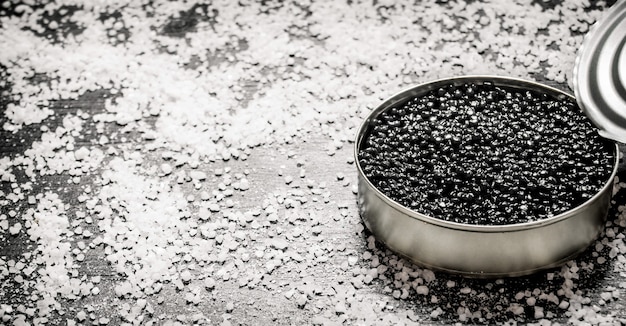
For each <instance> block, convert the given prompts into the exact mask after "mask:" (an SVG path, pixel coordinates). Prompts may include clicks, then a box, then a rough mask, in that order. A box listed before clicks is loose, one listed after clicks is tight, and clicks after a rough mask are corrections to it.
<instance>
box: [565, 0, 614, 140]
mask: <svg viewBox="0 0 626 326" xmlns="http://www.w3.org/2000/svg"><path fill="white" fill-rule="evenodd" d="M573 84H574V94H575V95H576V100H577V101H578V105H579V106H580V107H581V108H582V110H583V111H584V112H585V114H586V115H587V116H588V117H589V119H590V120H591V121H592V122H593V123H594V124H595V125H596V126H597V127H598V128H599V129H600V134H601V135H602V136H603V137H606V138H610V139H613V140H616V141H619V142H621V143H626V1H618V2H617V3H615V4H614V5H613V7H611V8H610V9H609V10H608V11H607V13H606V14H605V16H604V17H603V18H602V19H601V20H599V21H598V22H596V23H595V24H594V25H593V26H592V27H591V29H590V31H589V32H588V33H587V35H585V39H584V41H583V44H582V46H581V48H580V49H579V51H578V55H577V56H576V61H575V63H574V73H573Z"/></svg>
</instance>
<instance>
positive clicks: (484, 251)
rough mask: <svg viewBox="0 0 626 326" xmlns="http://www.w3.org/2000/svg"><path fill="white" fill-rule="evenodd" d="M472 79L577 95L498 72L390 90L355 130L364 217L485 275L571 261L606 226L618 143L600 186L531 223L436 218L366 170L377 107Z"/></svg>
mask: <svg viewBox="0 0 626 326" xmlns="http://www.w3.org/2000/svg"><path fill="white" fill-rule="evenodd" d="M471 83H474V84H476V85H481V84H484V83H489V84H492V85H494V86H503V87H507V88H515V89H520V90H524V91H526V90H530V91H535V92H538V93H545V94H547V95H550V96H552V97H554V98H567V99H571V100H573V99H574V98H573V97H572V96H571V95H569V94H567V93H565V92H562V91H560V90H558V89H555V88H552V87H549V86H546V85H542V84H539V83H535V82H530V81H525V80H521V79H516V78H508V77H497V76H464V77H454V78H449V79H442V80H437V81H433V82H429V83H425V84H421V85H418V86H414V87H411V88H409V89H406V90H404V91H402V92H400V93H398V94H396V95H394V96H392V97H390V98H389V99H387V100H386V101H384V102H383V103H382V104H381V105H380V106H379V107H377V108H376V109H374V110H373V111H372V112H371V113H370V115H369V116H368V117H367V118H366V119H365V121H364V122H363V124H362V125H361V127H360V128H359V130H358V133H357V137H356V142H355V152H354V155H355V161H356V166H357V169H358V177H359V185H358V206H359V211H360V215H361V218H362V219H363V221H364V223H365V225H366V226H367V228H368V229H369V230H370V231H371V232H372V233H373V234H374V236H375V237H376V238H377V239H378V240H379V241H381V242H383V243H384V244H385V245H386V246H387V247H389V248H390V249H392V250H394V251H396V252H397V253H399V254H401V255H403V256H406V257H407V258H409V259H410V260H412V261H414V262H415V263H417V264H419V265H422V266H425V267H428V268H431V269H435V270H442V271H447V272H452V273H457V274H461V275H465V276H470V277H482V278H485V277H503V276H520V275H526V274H531V273H534V272H536V271H539V270H542V269H547V268H551V267H555V266H558V265H560V264H562V263H564V262H566V261H567V260H569V259H571V258H572V257H574V256H576V255H577V254H578V253H580V252H581V251H583V250H584V249H585V248H587V247H588V246H589V245H590V244H591V243H592V242H593V241H594V240H595V239H596V237H597V236H598V234H599V233H600V232H601V230H602V229H603V227H604V224H605V221H606V216H607V212H608V209H609V205H610V199H611V196H612V190H613V179H614V177H615V174H616V173H617V167H618V163H619V160H618V156H619V155H618V151H619V149H618V146H617V144H615V146H614V149H613V155H614V157H615V161H614V162H613V169H612V173H611V175H610V177H609V178H608V179H607V180H605V182H604V183H603V186H602V188H601V190H600V191H598V192H597V193H596V194H594V195H593V196H592V197H591V198H590V199H588V200H587V201H586V202H584V203H583V204H581V205H578V206H576V207H573V208H571V209H569V210H568V211H566V212H563V213H560V214H558V215H555V216H553V217H549V218H545V219H541V220H537V221H534V222H528V223H518V224H505V225H469V224H462V223H456V222H449V221H445V220H442V219H438V218H434V217H431V216H427V215H425V214H422V213H420V212H417V211H413V210H411V209H409V208H407V207H405V206H403V205H401V204H399V203H398V202H396V201H394V200H392V199H391V198H389V197H388V196H387V195H385V194H384V193H383V192H381V191H380V190H379V189H377V188H376V186H374V184H372V182H370V181H369V180H368V178H367V177H366V175H365V173H364V171H363V169H362V166H361V163H360V162H359V155H358V154H359V150H360V149H361V147H362V145H363V143H364V139H365V135H366V134H367V132H368V130H369V128H370V126H371V123H372V121H373V120H374V119H376V118H377V117H378V115H379V114H381V113H382V112H384V111H385V110H387V109H389V108H391V107H393V106H394V105H397V104H399V103H403V102H406V101H407V100H409V99H411V98H417V97H420V96H423V95H425V94H427V93H428V92H430V91H431V90H433V89H437V88H440V87H442V86H444V85H463V84H471Z"/></svg>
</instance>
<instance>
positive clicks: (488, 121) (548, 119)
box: [358, 83, 614, 225]
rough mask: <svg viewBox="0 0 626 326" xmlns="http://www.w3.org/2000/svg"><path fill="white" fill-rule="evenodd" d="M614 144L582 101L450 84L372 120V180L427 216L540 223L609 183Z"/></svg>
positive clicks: (364, 150) (367, 151)
mask: <svg viewBox="0 0 626 326" xmlns="http://www.w3.org/2000/svg"><path fill="white" fill-rule="evenodd" d="M613 146H614V145H612V144H611V142H609V141H607V140H605V139H603V138H601V137H600V136H599V135H598V134H597V131H596V130H595V129H594V128H593V127H592V125H591V123H590V122H589V121H588V119H587V118H586V117H585V116H584V115H583V114H582V112H580V110H579V108H578V107H577V105H576V104H575V102H574V101H571V100H569V99H568V98H555V97H552V96H550V95H547V94H544V93H539V92H535V91H530V90H523V89H515V88H508V87H500V86H494V85H491V84H489V83H487V84H484V85H482V84H481V85H475V84H465V85H459V86H455V85H449V86H446V87H442V88H438V89H435V90H432V91H430V92H429V93H427V94H426V95H424V96H419V97H417V98H412V99H410V100H408V101H407V102H404V103H401V104H398V105H396V106H394V107H391V108H388V109H386V110H384V111H383V112H381V113H380V114H379V115H378V116H377V117H376V118H374V119H373V120H372V121H371V123H370V126H369V130H368V131H367V132H366V135H365V139H364V140H363V142H362V144H361V148H360V150H359V154H358V156H359V163H360V165H361V167H362V169H363V172H364V174H365V176H366V177H367V178H368V179H369V180H370V181H371V182H372V184H373V185H374V186H376V187H377V188H378V189H379V190H380V191H381V192H382V193H384V194H385V195H386V196H388V197H390V198H391V199H393V200H395V201H396V202H398V203H400V204H402V205H404V206H406V207H408V208H410V209H412V210H414V211H417V212H419V213H422V214H425V215H428V216H432V217H435V218H438V219H442V220H446V221H451V222H458V223H465V224H478V225H504V224H517V223H524V222H532V221H537V220H541V219H545V218H549V217H551V216H554V215H557V214H560V213H563V212H565V211H567V210H569V209H572V208H574V207H576V206H579V205H581V204H582V203H584V202H585V201H586V200H588V199H589V198H591V197H592V196H593V195H594V194H595V193H597V192H598V191H599V190H600V189H601V188H602V187H603V186H604V184H606V182H607V180H608V178H609V177H610V175H611V172H612V169H613V162H614V157H613V155H614V154H613Z"/></svg>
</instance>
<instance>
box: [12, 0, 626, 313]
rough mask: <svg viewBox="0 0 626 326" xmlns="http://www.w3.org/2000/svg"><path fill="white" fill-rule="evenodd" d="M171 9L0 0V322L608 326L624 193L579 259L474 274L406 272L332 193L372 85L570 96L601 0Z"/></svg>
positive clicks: (617, 286) (622, 267)
mask: <svg viewBox="0 0 626 326" xmlns="http://www.w3.org/2000/svg"><path fill="white" fill-rule="evenodd" d="M191 2H193V1H191ZM191 2H189V3H176V2H164V3H159V2H153V1H149V2H147V3H146V4H144V5H139V4H138V3H124V4H114V3H110V4H109V5H104V4H102V5H95V4H89V3H86V4H80V5H78V4H77V5H58V4H54V3H53V4H49V5H35V6H26V5H22V6H19V5H17V4H13V3H7V4H6V5H5V4H4V3H3V5H5V7H3V8H4V9H2V11H0V18H1V19H2V20H1V21H0V22H1V24H0V68H1V71H2V74H0V91H1V97H0V107H1V108H2V109H3V111H4V112H5V114H4V115H3V116H2V117H0V122H1V123H2V125H3V129H2V130H1V131H0V132H1V139H3V141H2V142H0V146H1V147H0V148H1V153H2V155H1V156H0V170H1V171H0V174H1V175H0V176H1V177H2V178H1V179H2V183H1V192H0V203H1V214H2V215H1V217H0V226H1V228H0V230H1V232H0V239H1V240H0V243H1V245H0V248H1V251H0V280H1V283H0V284H1V286H0V318H1V319H2V323H3V324H7V325H10V324H16V325H21V322H22V321H25V322H27V323H33V324H42V323H46V322H47V324H50V325H57V324H73V323H79V324H94V325H95V324H114V325H118V324H123V323H131V324H159V325H160V324H177V323H180V324H194V323H197V324H202V323H204V324H222V325H231V324H232V325H234V324H246V325H269V324H279V325H292V324H293V325H301V324H324V325H326V324H328V325H339V324H346V325H353V324H359V325H382V324H390V325H399V324H431V323H433V324H451V323H456V322H461V323H488V324H492V323H496V322H506V321H509V322H521V323H529V322H535V323H540V322H541V323H543V322H547V321H552V322H561V323H563V322H568V321H569V322H571V323H573V322H576V321H585V322H589V323H600V322H603V321H605V322H608V323H611V324H620V323H621V324H624V323H626V314H625V313H624V311H626V310H624V305H623V301H622V300H621V297H622V296H624V288H625V287H626V282H624V280H623V279H622V277H624V275H625V273H626V259H625V256H624V254H625V253H626V250H625V249H626V246H624V242H623V238H624V236H625V235H626V228H625V226H626V223H625V221H626V219H625V217H624V216H622V215H623V214H622V213H621V211H622V208H621V207H622V205H623V204H624V202H625V199H624V196H625V193H626V192H624V191H621V190H620V191H619V192H617V193H616V195H615V196H614V200H613V203H612V207H611V211H610V213H609V218H608V222H607V232H603V233H602V235H601V236H600V238H599V240H598V242H597V243H595V244H593V245H592V246H591V247H590V248H589V249H588V250H587V251H586V252H584V253H583V254H582V255H581V256H579V257H578V258H576V259H575V260H573V261H571V262H569V263H567V264H566V265H565V266H563V267H562V268H557V269H554V270H548V271H545V272H541V273H538V274H535V275H531V276H527V277H520V278H512V279H498V280H474V279H464V278H461V277H458V276H454V275H448V274H445V273H439V272H432V271H429V270H426V269H422V268H420V267H419V266H416V265H413V264H412V263H411V262H409V261H407V260H405V259H404V258H401V257H398V256H397V255H395V254H394V253H393V252H391V251H389V250H387V249H386V248H385V247H384V245H383V244H381V243H378V242H376V241H375V240H374V238H373V236H372V235H371V234H370V233H369V232H368V231H367V230H366V229H365V227H364V225H363V224H362V222H361V220H360V217H359V215H358V210H357V206H356V176H357V173H356V167H355V164H354V158H353V146H354V144H353V138H354V134H355V132H356V128H357V127H358V125H359V124H360V123H361V121H362V119H363V118H364V117H365V116H366V114H367V113H368V112H369V110H371V109H372V108H374V107H375V106H376V105H378V104H379V103H380V102H381V101H382V99H383V98H386V97H388V96H390V95H392V94H393V93H395V92H397V91H399V90H400V89H402V88H404V87H407V86H409V85H411V84H413V83H416V82H423V81H427V80H431V79H435V78H440V77H446V76H455V75H461V74H474V73H489V74H499V75H511V76H516V77H522V78H526V79H534V80H538V81H541V82H544V83H546V84H549V85H552V86H555V87H557V88H560V89H563V90H565V91H568V92H571V89H570V88H569V87H568V86H567V83H566V82H565V78H567V76H570V74H569V71H571V69H572V68H573V66H572V65H573V58H574V57H575V50H576V49H577V48H578V47H579V46H580V43H581V42H582V37H583V35H584V33H585V32H586V29H585V28H586V26H588V25H589V24H590V23H592V22H594V21H595V20H596V19H598V18H599V17H601V14H602V12H603V11H604V10H606V8H607V7H608V6H607V5H606V4H604V3H597V4H594V5H593V6H591V7H588V8H581V9H580V10H579V11H578V12H577V14H576V15H574V16H572V15H573V11H572V8H569V9H568V8H566V6H569V7H573V9H574V10H575V8H576V6H577V5H573V4H569V3H568V2H562V3H561V2H560V1H548V2H546V1H528V2H529V3H528V4H526V5H515V4H508V6H511V7H507V5H505V4H498V3H488V2H484V3H483V2H482V1H478V2H475V1H471V2H470V1H468V2H467V3H465V2H461V3H457V2H454V1H450V2H448V1H436V2H432V3H431V2H428V3H427V2H422V1H418V2H417V3H415V4H414V5H407V6H406V7H403V6H401V5H399V4H395V5H393V4H385V3H384V1H382V2H379V1H374V3H373V4H372V3H367V4H358V3H353V2H352V1H348V2H347V3H333V2H313V3H310V2H309V1H293V2H282V1H280V2H273V1H261V2H259V3H256V2H252V3H248V2H247V1H240V2H239V3H234V2H233V3H229V2H226V3H223V4H220V3H217V2H211V3H209V4H203V3H200V4H194V3H191ZM576 21H579V22H580V26H583V27H581V30H572V29H571V28H570V26H571V25H572V24H573V22H576ZM494 26H495V27H494ZM529 31H533V33H534V34H533V33H531V32H529ZM525 48H527V50H524V49H525ZM516 50H517V52H515V51H516ZM399 68H401V69H399ZM20 106H21V107H20ZM46 110H50V111H49V112H48V111H46ZM23 112H26V113H24V114H22V113H23ZM618 177H619V179H620V180H623V179H624V177H625V172H624V169H623V168H620V171H619V175H618Z"/></svg>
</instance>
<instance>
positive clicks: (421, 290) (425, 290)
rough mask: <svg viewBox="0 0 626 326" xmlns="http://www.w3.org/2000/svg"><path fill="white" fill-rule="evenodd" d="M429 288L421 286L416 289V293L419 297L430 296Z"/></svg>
mask: <svg viewBox="0 0 626 326" xmlns="http://www.w3.org/2000/svg"><path fill="white" fill-rule="evenodd" d="M429 291H430V290H429V288H428V286H426V285H420V286H418V287H416V288H415V292H416V293H417V294H419V295H428V292H429Z"/></svg>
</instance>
